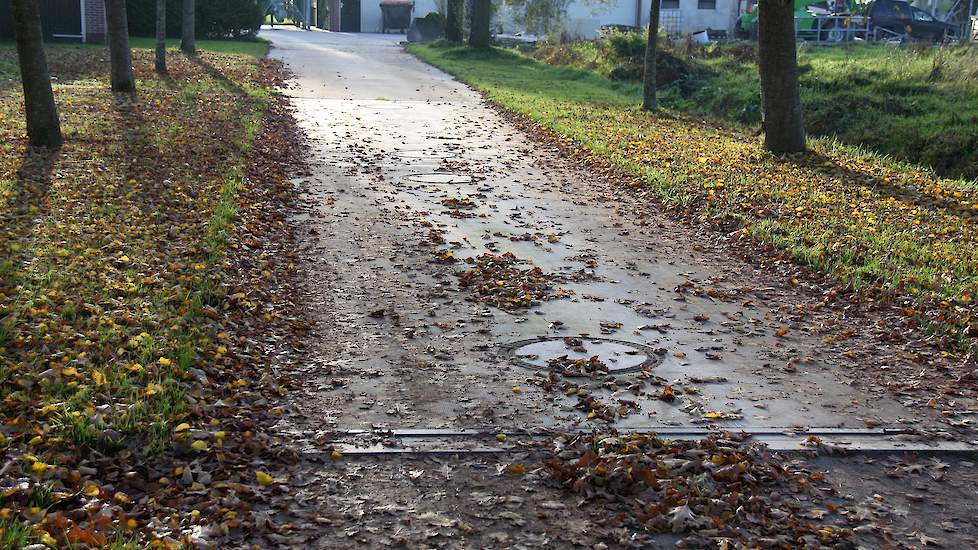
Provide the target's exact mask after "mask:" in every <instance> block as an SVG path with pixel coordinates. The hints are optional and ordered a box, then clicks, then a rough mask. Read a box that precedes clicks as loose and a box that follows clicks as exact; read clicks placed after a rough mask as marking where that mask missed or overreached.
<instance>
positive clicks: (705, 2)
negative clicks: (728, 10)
mask: <svg viewBox="0 0 978 550" xmlns="http://www.w3.org/2000/svg"><path fill="white" fill-rule="evenodd" d="M696 9H698V10H715V9H717V0H696Z"/></svg>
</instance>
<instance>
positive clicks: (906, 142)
mask: <svg viewBox="0 0 978 550" xmlns="http://www.w3.org/2000/svg"><path fill="white" fill-rule="evenodd" d="M644 48H645V41H644V38H643V37H641V36H638V35H627V34H618V35H612V36H611V37H609V38H607V39H603V40H598V41H590V42H577V43H571V44H560V45H546V46H542V47H540V48H539V49H538V50H536V51H535V52H533V54H532V55H533V56H534V57H535V58H537V59H539V60H542V61H545V62H548V63H552V64H563V65H572V66H576V67H579V68H584V69H588V70H591V71H594V72H596V73H598V74H600V75H603V76H607V77H609V78H612V79H616V80H621V81H624V82H629V81H630V82H635V81H638V80H640V79H641V77H642V71H641V68H642V62H643V60H642V55H643V52H644ZM664 56H665V59H664V60H661V61H660V64H659V67H660V68H659V71H660V81H661V80H663V78H662V73H663V72H665V73H666V79H665V80H666V82H664V83H661V84H662V85H661V86H660V91H659V99H660V102H661V104H662V105H663V106H665V107H666V108H668V109H673V110H678V111H683V112H688V113H692V114H697V115H706V116H710V117H713V118H717V119H719V120H722V121H724V122H727V123H736V124H741V125H746V126H749V127H756V126H757V125H758V124H759V123H760V118H761V113H760V83H759V79H758V76H757V67H756V63H755V62H754V59H753V57H754V47H753V45H750V44H745V43H734V44H717V45H712V46H709V47H702V46H697V45H690V44H686V43H678V44H667V45H666V46H665V53H664ZM798 62H799V66H800V70H801V91H802V103H803V104H804V109H805V121H806V127H807V130H808V131H809V133H810V134H812V135H817V136H825V137H836V138H838V139H839V140H840V141H842V142H844V143H847V144H850V145H858V146H860V147H865V148H867V149H870V150H873V151H876V152H878V153H880V154H884V155H889V156H892V157H894V158H897V159H900V160H906V161H909V162H913V163H917V164H921V165H925V166H928V167H931V168H933V169H934V170H935V171H936V172H937V173H938V174H940V175H943V176H947V177H964V178H967V179H974V178H978V146H976V145H975V144H976V143H978V48H975V47H957V48H950V47H949V48H930V47H916V48H913V47H894V46H891V45H883V44H860V45H852V46H846V47H812V46H803V47H801V48H800V49H799V54H798Z"/></svg>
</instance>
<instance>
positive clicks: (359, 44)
mask: <svg viewBox="0 0 978 550" xmlns="http://www.w3.org/2000/svg"><path fill="white" fill-rule="evenodd" d="M262 35H263V37H265V38H268V39H270V40H271V41H272V43H273V50H272V53H271V55H272V57H275V58H279V59H282V60H283V61H284V62H285V63H286V65H287V66H288V67H289V68H290V69H291V70H292V71H293V72H294V73H295V74H296V77H295V79H294V80H293V85H292V87H291V88H289V89H288V90H287V91H286V93H287V95H288V96H290V98H291V101H292V104H293V105H294V108H295V114H296V118H297V119H298V120H299V122H300V124H301V126H302V128H303V130H304V131H305V132H306V133H307V135H308V139H309V144H310V148H309V151H308V159H307V160H308V163H309V165H310V168H311V172H312V175H311V176H310V177H307V178H303V179H302V181H300V182H299V183H300V185H301V188H302V189H304V195H303V197H302V199H303V200H304V203H305V205H306V207H305V208H304V211H303V212H302V213H301V214H297V215H296V216H295V217H294V218H293V220H292V223H294V224H295V225H296V227H297V228H298V234H299V238H300V251H301V262H302V265H301V269H300V271H301V272H302V273H303V274H304V275H303V281H302V282H301V296H300V303H301V304H303V306H302V307H305V308H306V309H307V310H308V312H309V313H310V314H311V317H312V318H313V320H314V323H313V327H312V329H311V331H310V333H309V334H308V335H307V340H308V342H307V344H308V349H307V350H306V351H307V353H306V354H305V358H304V361H303V362H302V364H300V365H299V366H298V367H296V368H295V369H293V370H292V371H290V373H289V376H290V377H292V378H294V379H299V380H301V384H300V386H301V387H299V388H297V390H296V391H293V392H292V393H291V394H290V399H292V400H293V401H294V405H295V406H294V407H293V409H292V410H290V411H289V413H288V414H286V415H285V417H284V418H283V421H282V423H281V425H280V426H279V427H278V428H279V429H280V430H281V432H282V433H283V435H284V436H285V437H286V439H287V440H288V441H289V442H290V443H291V444H292V445H294V446H295V447H296V448H298V449H300V450H301V451H302V452H304V453H307V456H309V457H314V456H319V455H323V454H325V455H327V456H328V454H329V453H330V450H331V449H333V448H334V446H337V445H339V447H335V448H340V447H342V448H343V449H344V450H346V451H348V452H349V451H354V450H357V449H359V450H360V451H363V452H364V453H366V454H368V455H369V453H371V452H373V451H382V452H386V451H390V450H391V449H401V450H403V449H409V448H410V446H411V445H412V444H414V443H412V442H411V441H417V440H418V439H424V438H414V439H413V440H411V441H408V440H406V439H402V438H397V437H393V436H389V435H383V432H384V431H386V430H416V433H425V432H426V431H427V432H431V433H433V434H436V435H435V436H432V437H430V438H427V439H426V440H425V441H426V443H427V444H428V447H426V448H427V449H428V450H440V451H445V450H446V449H447V450H453V449H457V450H459V454H457V455H456V454H454V453H449V454H447V455H445V454H444V453H442V454H425V455H424V456H422V457H417V458H412V457H411V456H410V455H406V456H405V455H395V456H394V457H391V456H382V457H372V456H366V457H361V458H359V459H358V461H356V462H350V463H337V464H335V465H332V466H329V465H327V466H326V467H325V468H324V467H322V466H319V465H318V464H320V462H317V461H315V460H313V461H311V462H308V463H305V462H302V463H298V464H296V465H293V466H292V468H293V469H294V470H295V472H294V480H298V481H299V483H297V485H298V486H299V489H297V491H298V493H297V495H296V499H297V500H298V501H300V502H304V503H305V504H304V507H303V509H302V510H301V515H303V516H307V519H308V520H309V523H310V526H307V527H306V528H305V534H303V535H302V536H303V537H306V538H305V539H302V540H306V541H308V542H307V543H306V544H307V546H308V547H324V548H325V547H329V548H333V547H336V548H340V547H348V546H349V545H350V544H352V543H359V544H361V545H364V546H370V547H377V546H392V545H401V544H408V546H412V547H571V546H580V547H601V546H595V544H599V545H604V546H605V547H618V546H627V544H625V543H622V544H615V543H614V542H613V541H615V540H617V539H616V536H618V534H619V533H612V532H609V531H608V530H607V529H606V528H605V527H606V526H605V525H604V523H605V522H604V518H602V517H601V512H600V511H595V510H590V509H587V508H585V507H579V506H576V505H575V503H574V502H573V499H565V498H564V497H562V496H561V494H560V493H559V491H557V490H556V489H554V488H552V487H541V486H539V485H532V486H529V485H527V484H525V483H523V482H522V481H521V480H520V479H518V478H513V477H511V476H506V475H505V467H506V465H507V464H510V463H513V462H519V461H520V459H521V456H520V455H519V454H518V453H519V449H520V438H519V437H510V438H509V439H508V440H506V441H505V442H500V441H499V440H498V439H496V438H494V437H492V434H501V433H510V434H512V433H536V432H538V431H539V430H541V429H552V430H591V429H599V430H600V429H606V428H609V427H615V428H619V429H626V428H632V429H656V428H660V429H671V430H682V429H686V428H689V429H691V430H692V429H704V428H707V427H710V426H720V427H724V428H732V429H745V430H761V431H763V430H767V431H768V432H772V433H776V432H781V431H784V430H788V431H790V430H794V429H800V428H820V429H826V428H850V429H852V430H853V431H859V430H862V429H868V430H881V429H883V428H897V429H911V430H922V431H930V432H938V433H944V432H945V430H946V429H947V424H946V422H945V419H943V418H942V417H941V415H940V414H939V413H938V412H937V411H934V410H931V409H928V408H926V407H919V406H913V405H914V403H916V402H915V401H912V400H908V399H904V400H903V401H902V402H901V401H899V400H897V399H896V398H895V397H894V396H893V394H891V393H889V392H887V391H885V389H883V388H879V387H875V386H872V385H871V384H869V385H867V384H863V383H862V382H863V378H865V377H863V376H862V375H861V373H863V372H866V371H867V369H877V368H889V365H892V364H893V363H894V362H895V361H898V359H896V358H895V357H894V352H893V350H889V349H886V348H883V347H877V346H875V345H874V344H873V343H872V342H862V343H857V342H855V341H853V342H852V343H851V344H849V343H844V344H842V345H840V344H838V343H835V344H831V345H830V344H827V343H826V342H825V341H824V340H823V338H822V337H821V334H822V333H821V332H820V330H819V329H820V328H824V327H825V326H834V325H833V323H836V322H838V319H839V318H838V317H832V316H831V315H830V314H826V315H825V316H819V315H814V316H810V317H808V318H807V320H806V321H804V322H799V321H798V315H797V308H798V307H800V306H801V305H808V304H811V303H813V302H816V301H818V299H819V296H817V293H815V292H814V291H813V290H812V289H811V288H807V287H806V285H805V284H804V283H800V284H799V283H797V282H791V281H786V280H785V279H784V278H781V277H779V275H778V274H777V273H774V272H772V271H770V270H768V269H765V268H763V267H759V266H756V265H753V264H752V263H749V262H745V261H743V260H742V259H740V258H738V257H737V256H735V255H734V254H732V253H726V252H724V251H723V250H722V249H720V248H718V247H717V246H716V244H715V243H713V242H710V241H709V240H708V238H704V236H703V235H702V234H700V233H697V232H694V231H690V230H689V228H688V227H685V226H682V225H679V224H677V223H675V222H673V221H670V219H669V217H668V216H666V215H664V214H663V213H661V212H658V211H656V207H655V205H654V204H649V203H648V202H645V201H642V200H639V199H636V198H635V197H632V196H630V195H628V194H627V193H622V192H621V190H620V188H618V187H617V186H616V185H615V184H613V183H610V182H608V181H605V180H604V179H602V178H600V177H598V176H597V175H595V174H593V173H592V172H590V171H588V170H586V169H584V168H582V167H581V166H579V165H577V164H575V163H573V162H570V161H568V160H566V159H563V158H561V157H560V155H559V154H558V153H557V152H556V151H555V150H553V149H551V148H548V147H542V146H540V144H538V143H535V142H534V141H532V140H531V138H529V137H528V136H527V135H526V134H524V133H523V132H521V131H519V130H518V129H517V128H516V127H515V126H513V125H512V124H511V123H510V122H508V121H507V120H506V119H505V118H503V117H502V116H501V115H500V114H499V113H497V112H496V111H495V110H493V109H492V108H490V107H489V106H487V105H485V104H484V103H483V101H482V98H481V97H480V96H479V95H478V94H477V93H475V92H473V91H472V90H470V89H469V88H467V87H466V86H464V85H462V84H460V83H458V82H456V81H454V80H453V79H452V78H451V77H449V76H448V75H446V74H444V73H442V72H440V71H438V70H436V69H433V68H431V67H429V66H427V65H424V64H422V63H421V62H420V61H418V60H416V59H415V58H413V57H412V56H410V55H408V54H407V53H405V52H404V51H403V49H402V47H401V45H400V44H399V42H398V41H399V40H400V38H401V37H399V36H396V35H394V36H384V35H367V34H360V35H354V34H342V33H322V32H309V33H303V32H298V31H295V30H290V29H276V30H273V31H268V30H265V31H263V33H262ZM453 200H454V201H455V202H454V203H453V202H452V201H453ZM443 201H449V204H459V203H461V202H465V201H467V204H468V205H469V207H467V208H465V209H458V208H452V207H449V206H446V204H444V202H443ZM446 251H451V252H452V254H453V256H454V257H455V258H458V259H462V260H464V259H465V258H473V257H475V256H478V255H480V254H483V253H485V252H492V253H494V254H504V253H506V252H512V253H513V254H515V255H516V256H517V257H519V258H521V259H523V260H526V261H528V262H532V265H533V266H538V267H540V268H541V269H542V270H544V271H545V272H547V273H550V274H553V275H555V276H556V277H557V280H559V281H560V282H559V283H558V284H556V285H555V286H556V287H559V288H560V289H561V290H563V291H566V292H564V294H565V296H564V297H560V298H555V299H552V300H547V301H543V302H542V303H539V304H537V305H535V306H534V307H531V308H529V309H527V310H525V311H518V312H506V311H502V310H500V309H498V308H495V307H491V306H488V305H486V304H484V303H479V302H476V301H474V300H473V299H472V298H473V293H472V292H471V290H470V289H465V288H461V287H460V286H459V281H458V278H457V275H458V273H459V271H460V270H462V269H465V268H467V267H469V266H468V264H465V263H464V261H458V262H444V261H440V260H439V258H440V257H442V256H443V255H444V254H445V252H446ZM581 335H586V336H590V337H599V338H605V339H610V340H616V341H623V342H629V343H633V344H635V345H636V348H637V349H639V350H641V351H642V352H643V353H646V352H645V350H652V351H651V352H650V353H651V354H652V355H654V356H655V365H654V367H653V368H652V369H651V370H650V371H648V372H646V373H645V375H646V378H648V376H652V377H655V378H656V379H657V380H659V382H657V384H648V383H647V382H648V380H645V382H646V384H645V385H644V386H643V387H642V389H640V390H639V393H638V395H636V393H635V392H633V391H629V390H628V388H629V386H630V385H632V383H633V382H636V381H638V377H639V376H640V375H643V373H642V371H638V372H636V371H629V372H626V373H621V374H614V373H610V374H609V380H601V381H600V382H602V384H600V387H596V388H594V389H593V391H594V392H595V394H596V395H599V396H600V397H601V399H603V400H605V401H607V402H609V403H616V402H619V401H622V400H624V401H630V402H635V403H637V405H638V408H637V409H636V410H633V411H632V413H631V414H629V415H627V416H626V417H624V418H617V419H615V421H614V422H607V421H604V420H600V419H595V418H591V419H589V418H588V414H587V412H586V411H584V410H580V409H579V408H576V405H577V403H578V401H577V400H576V399H575V398H573V397H571V396H566V395H564V394H563V393H561V392H554V391H552V390H548V389H546V388H544V387H543V386H542V385H541V377H542V376H543V375H544V374H543V373H544V370H543V369H534V368H532V366H533V365H527V364H521V363H526V362H536V363H537V366H539V365H540V364H541V359H540V358H539V357H532V355H534V354H538V355H539V354H541V353H544V354H545V353H547V352H548V351H556V352H558V353H559V350H560V347H561V342H560V341H558V343H557V344H546V345H544V346H543V347H541V348H533V349H530V350H529V353H525V355H527V357H522V358H519V357H517V356H516V355H515V354H514V353H513V346H512V345H513V343H514V342H523V341H527V340H532V339H539V338H545V337H556V338H564V337H577V336H581ZM854 340H856V339H854ZM599 351H604V352H605V353H604V354H603V357H604V358H605V359H609V360H610V359H615V357H614V353H615V352H619V353H621V352H623V349H622V348H614V349H612V348H607V349H604V350H599ZM523 352H527V350H525V349H524V350H523ZM646 355H648V353H646ZM625 357H626V358H627V359H624V361H625V362H628V361H631V360H633V357H631V356H625ZM519 359H522V361H521V360H519ZM608 381H614V382H615V384H605V383H604V382H608ZM664 385H665V386H669V387H671V388H673V389H674V390H675V392H676V394H677V398H676V399H674V400H663V399H662V398H661V397H660V396H661V391H662V389H663V387H664ZM466 430H472V431H473V432H474V433H477V434H479V435H478V437H471V438H470V437H467V436H465V433H466ZM439 431H440V432H439ZM455 432H457V433H461V434H462V436H461V437H438V436H437V433H455ZM408 439H410V438H408ZM824 439H825V440H830V439H831V437H828V436H826V437H824ZM843 439H845V438H843ZM467 450H473V451H494V450H502V451H505V452H506V453H507V454H504V455H499V456H497V455H476V454H465V452H466V451H467ZM513 453H516V454H515V455H514V454H513ZM327 462H329V461H328V460H327ZM820 467H821V465H820ZM824 467H825V468H826V469H828V470H834V473H835V474H837V475H838V476H839V478H840V482H841V483H843V484H847V485H849V486H851V485H852V484H853V483H856V484H859V483H860V481H861V480H862V479H863V478H864V477H865V476H864V472H862V471H861V470H859V467H856V466H853V467H849V466H847V465H845V464H842V463H838V462H834V463H832V464H830V465H828V466H824ZM860 467H862V466H860ZM959 470H960V471H962V472H965V474H966V473H967V472H968V469H967V468H963V469H962V468H959ZM965 474H961V475H965ZM303 480H305V481H303ZM886 483H890V485H893V484H894V483H895V482H892V483H891V482H886ZM294 485H296V483H294ZM884 485H885V484H884ZM884 485H880V487H882V488H880V489H878V492H880V493H881V494H883V495H884V496H886V498H891V497H892V498H898V497H897V495H898V494H899V491H900V490H901V487H900V486H899V483H896V486H894V487H890V486H884ZM959 486H960V487H963V489H961V492H962V494H972V493H973V487H974V486H975V480H974V479H970V478H969V479H968V480H967V483H962V484H959ZM876 487H877V485H873V484H867V485H865V486H860V487H859V490H858V491H854V493H855V494H856V496H858V497H859V498H867V499H872V498H873V497H874V496H877V497H878V496H879V495H878V494H874V493H873V491H876V490H877V489H876ZM887 487H888V488H887ZM884 489H885V490H888V491H890V492H889V493H887V492H885V491H884ZM874 510H875V508H874ZM935 510H937V509H936V508H935ZM935 510H931V511H932V512H933V513H934V514H936V515H935V516H934V517H938V516H939V515H941V514H943V516H941V517H946V518H950V519H948V521H952V520H953V522H956V523H955V524H956V525H961V529H962V530H964V531H965V532H967V531H968V530H969V529H971V528H973V525H972V524H970V523H967V520H963V519H962V518H963V517H965V516H967V514H968V513H970V512H969V511H968V510H964V511H962V510H961V509H957V508H955V507H954V506H953V505H947V506H945V505H944V504H941V509H940V510H938V511H935ZM870 513H871V512H867V514H870ZM872 513H875V512H872ZM316 526H319V527H316ZM918 527H919V526H917V524H914V526H913V529H917V528H918ZM321 529H326V530H327V534H323V533H322V532H318V533H317V530H320V531H321ZM894 529H897V528H895V527H894ZM908 529H909V528H908ZM300 530H301V529H300ZM296 540H298V539H297V538H295V537H293V538H290V539H283V540H282V541H281V542H282V544H283V545H286V546H288V545H290V544H291V545H294V544H296ZM962 540H973V539H962ZM602 541H603V542H602ZM659 543H661V544H665V545H669V544H670V541H669V540H668V537H666V538H664V539H662V540H660V541H659Z"/></svg>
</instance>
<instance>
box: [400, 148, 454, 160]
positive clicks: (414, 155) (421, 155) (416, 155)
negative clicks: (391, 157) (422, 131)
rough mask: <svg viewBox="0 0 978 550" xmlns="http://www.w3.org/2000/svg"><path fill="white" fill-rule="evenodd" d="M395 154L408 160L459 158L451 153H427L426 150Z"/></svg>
mask: <svg viewBox="0 0 978 550" xmlns="http://www.w3.org/2000/svg"><path fill="white" fill-rule="evenodd" d="M394 154H396V155H397V156H399V157H401V158H406V159H447V158H451V157H454V156H457V155H456V153H452V152H451V151H427V150H425V149H402V150H399V151H394Z"/></svg>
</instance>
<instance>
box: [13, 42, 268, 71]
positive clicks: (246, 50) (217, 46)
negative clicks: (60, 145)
mask: <svg viewBox="0 0 978 550" xmlns="http://www.w3.org/2000/svg"><path fill="white" fill-rule="evenodd" d="M46 46H47V47H49V48H79V47H88V48H104V47H106V46H105V44H78V43H72V42H51V43H49V44H47V45H46ZM129 46H130V47H131V48H134V49H136V48H138V49H153V48H155V47H156V39H155V38H150V37H145V36H131V37H129ZM269 46H270V44H269V42H268V41H267V40H265V39H262V38H255V39H252V40H198V41H197V49H198V50H200V51H205V52H217V53H228V54H238V55H247V56H251V57H258V58H261V57H265V56H266V55H267V54H268V48H269ZM13 47H14V43H13V42H0V48H13ZM166 47H167V48H168V49H171V48H179V47H180V40H179V39H176V38H168V39H167V41H166ZM16 71H17V67H16V65H13V66H10V67H7V66H4V65H0V81H2V80H3V79H4V77H5V76H7V77H8V78H9V74H10V73H11V72H13V74H17V72H16Z"/></svg>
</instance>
